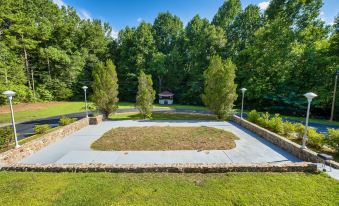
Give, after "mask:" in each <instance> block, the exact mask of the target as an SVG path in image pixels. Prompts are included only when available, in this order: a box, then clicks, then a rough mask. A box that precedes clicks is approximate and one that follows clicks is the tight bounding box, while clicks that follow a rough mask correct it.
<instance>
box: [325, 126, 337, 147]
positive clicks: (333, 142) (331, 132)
mask: <svg viewBox="0 0 339 206" xmlns="http://www.w3.org/2000/svg"><path fill="white" fill-rule="evenodd" d="M326 143H327V144H328V145H329V146H331V147H333V149H335V150H337V152H339V129H328V130H327V137H326Z"/></svg>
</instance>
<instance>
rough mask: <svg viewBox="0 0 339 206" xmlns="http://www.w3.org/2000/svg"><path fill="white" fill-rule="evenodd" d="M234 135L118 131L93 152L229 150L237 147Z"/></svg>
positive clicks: (202, 130)
mask: <svg viewBox="0 0 339 206" xmlns="http://www.w3.org/2000/svg"><path fill="white" fill-rule="evenodd" d="M237 139H238V137H236V136H235V135H234V134H233V133H231V132H227V131H225V130H222V129H217V128H212V127H169V126H167V127H159V126H152V127H128V128H126V127H119V128H114V129H111V130H110V131H108V132H106V133H105V134H104V135H103V136H102V137H100V138H99V139H98V140H96V141H95V142H93V144H92V145H91V148H92V149H94V150H101V151H107V150H118V151H135V150H147V151H150V150H152V151H154V150H155V151H158V150H227V149H232V148H235V147H236V144H235V140H237Z"/></svg>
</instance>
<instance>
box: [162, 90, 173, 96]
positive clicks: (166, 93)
mask: <svg viewBox="0 0 339 206" xmlns="http://www.w3.org/2000/svg"><path fill="white" fill-rule="evenodd" d="M158 95H159V96H162V97H171V96H174V94H173V93H172V92H169V91H163V92H161V93H159V94H158Z"/></svg>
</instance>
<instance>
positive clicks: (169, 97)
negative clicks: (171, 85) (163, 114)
mask: <svg viewBox="0 0 339 206" xmlns="http://www.w3.org/2000/svg"><path fill="white" fill-rule="evenodd" d="M173 96H174V94H173V93H171V92H169V91H163V92H161V93H160V94H159V104H173Z"/></svg>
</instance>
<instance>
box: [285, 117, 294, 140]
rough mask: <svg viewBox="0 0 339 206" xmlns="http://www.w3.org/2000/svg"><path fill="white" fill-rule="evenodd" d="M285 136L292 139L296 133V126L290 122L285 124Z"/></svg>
mask: <svg viewBox="0 0 339 206" xmlns="http://www.w3.org/2000/svg"><path fill="white" fill-rule="evenodd" d="M283 126H284V135H286V136H288V137H290V136H292V135H294V134H295V133H296V129H297V128H296V124H294V123H291V122H289V121H286V122H284V124H283Z"/></svg>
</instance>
